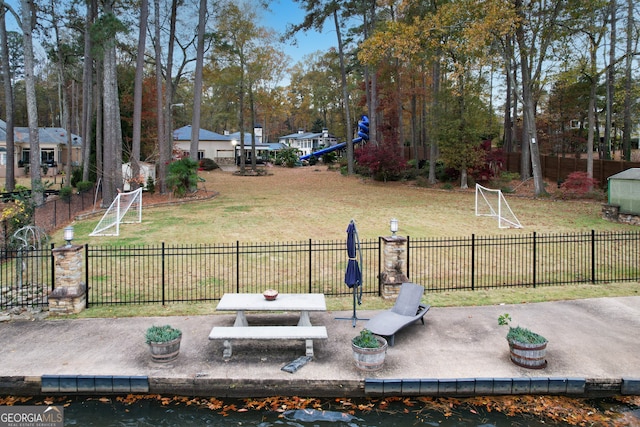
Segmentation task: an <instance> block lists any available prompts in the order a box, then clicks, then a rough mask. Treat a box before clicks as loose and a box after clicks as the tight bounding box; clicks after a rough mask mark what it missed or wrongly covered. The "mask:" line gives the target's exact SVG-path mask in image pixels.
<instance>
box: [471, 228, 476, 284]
mask: <svg viewBox="0 0 640 427" xmlns="http://www.w3.org/2000/svg"><path fill="white" fill-rule="evenodd" d="M471 290H472V291H475V290H476V235H475V233H474V234H472V235H471Z"/></svg>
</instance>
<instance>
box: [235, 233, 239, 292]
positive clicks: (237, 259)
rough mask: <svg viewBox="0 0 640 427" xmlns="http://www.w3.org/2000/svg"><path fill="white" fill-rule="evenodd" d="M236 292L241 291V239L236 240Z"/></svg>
mask: <svg viewBox="0 0 640 427" xmlns="http://www.w3.org/2000/svg"><path fill="white" fill-rule="evenodd" d="M236 293H240V240H236Z"/></svg>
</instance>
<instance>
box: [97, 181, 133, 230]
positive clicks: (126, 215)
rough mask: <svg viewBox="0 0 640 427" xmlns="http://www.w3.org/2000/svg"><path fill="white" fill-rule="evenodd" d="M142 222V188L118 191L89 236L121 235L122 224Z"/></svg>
mask: <svg viewBox="0 0 640 427" xmlns="http://www.w3.org/2000/svg"><path fill="white" fill-rule="evenodd" d="M140 222H142V188H138V189H137V190H135V191H131V192H129V193H118V195H117V196H116V198H115V199H114V200H113V202H111V206H109V209H107V211H106V212H105V213H104V215H102V218H101V219H100V222H98V225H96V228H94V230H93V232H91V234H89V236H119V235H120V224H134V223H140Z"/></svg>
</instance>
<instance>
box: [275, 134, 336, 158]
mask: <svg viewBox="0 0 640 427" xmlns="http://www.w3.org/2000/svg"><path fill="white" fill-rule="evenodd" d="M278 142H281V143H283V144H286V145H288V146H289V147H293V148H297V149H298V151H300V152H301V154H302V155H306V154H311V153H313V152H314V151H317V150H318V149H320V148H323V147H330V146H332V145H335V144H336V143H337V142H338V140H337V139H336V137H335V136H333V135H331V134H330V133H329V131H328V130H327V129H323V130H322V132H320V133H313V132H305V131H303V130H299V131H298V132H297V133H292V134H289V135H285V136H281V137H280V138H278Z"/></svg>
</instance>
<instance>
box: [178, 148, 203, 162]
mask: <svg viewBox="0 0 640 427" xmlns="http://www.w3.org/2000/svg"><path fill="white" fill-rule="evenodd" d="M190 155H191V153H190V152H189V151H183V152H182V157H189V156H190ZM202 159H204V151H202V150H198V160H202Z"/></svg>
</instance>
